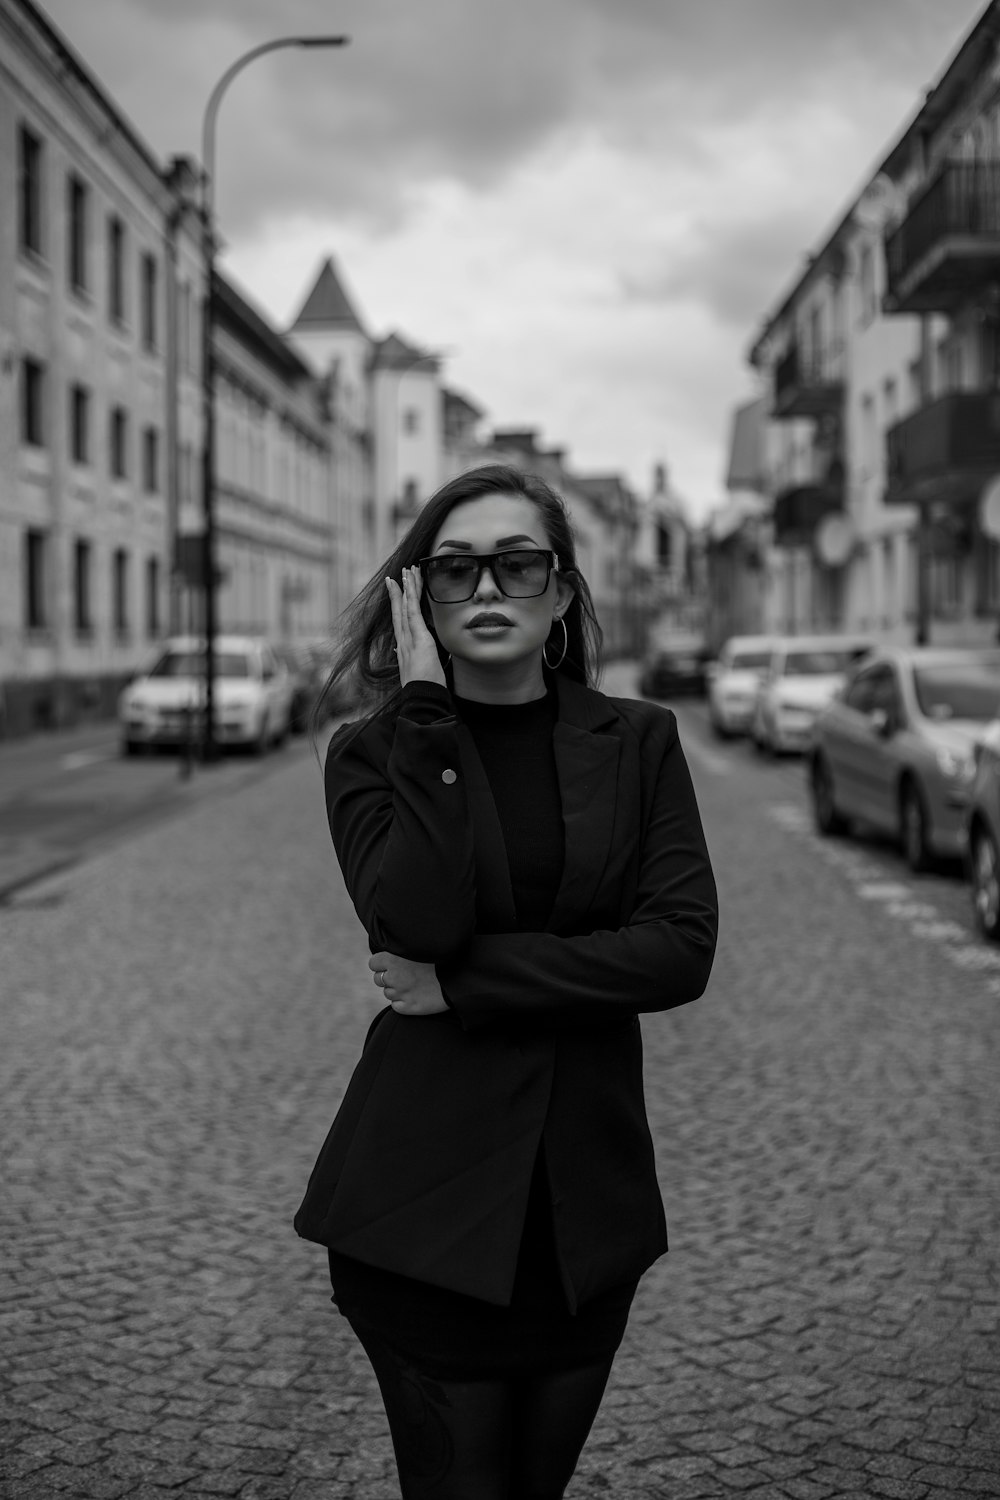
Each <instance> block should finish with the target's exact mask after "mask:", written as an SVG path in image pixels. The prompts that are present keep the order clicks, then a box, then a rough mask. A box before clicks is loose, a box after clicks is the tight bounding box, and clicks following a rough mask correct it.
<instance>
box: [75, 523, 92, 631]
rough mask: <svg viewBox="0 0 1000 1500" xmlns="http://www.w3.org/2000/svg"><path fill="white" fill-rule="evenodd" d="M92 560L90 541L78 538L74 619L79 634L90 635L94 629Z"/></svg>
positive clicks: (76, 546)
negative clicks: (91, 592)
mask: <svg viewBox="0 0 1000 1500" xmlns="http://www.w3.org/2000/svg"><path fill="white" fill-rule="evenodd" d="M91 561H92V553H91V547H90V543H89V542H84V541H81V540H78V541H77V543H76V545H75V547H74V549H73V621H74V624H75V626H76V633H77V635H89V634H90V632H91V630H92V629H93V620H92V618H91V613H90V569H91Z"/></svg>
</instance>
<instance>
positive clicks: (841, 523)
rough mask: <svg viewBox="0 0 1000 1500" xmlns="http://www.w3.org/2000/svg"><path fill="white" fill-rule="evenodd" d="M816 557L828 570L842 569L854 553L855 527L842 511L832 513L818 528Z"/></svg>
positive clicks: (824, 518)
mask: <svg viewBox="0 0 1000 1500" xmlns="http://www.w3.org/2000/svg"><path fill="white" fill-rule="evenodd" d="M815 546H816V555H817V557H818V558H819V560H820V562H821V563H823V564H824V565H825V566H826V567H828V568H842V567H843V566H844V564H845V563H846V562H847V561H848V559H849V558H850V556H851V553H852V552H853V551H854V527H853V526H852V525H851V519H850V517H849V516H845V515H844V514H843V512H842V511H837V510H835V511H831V512H830V514H829V515H826V516H824V517H823V519H822V521H820V523H819V525H818V526H817V527H816V537H815Z"/></svg>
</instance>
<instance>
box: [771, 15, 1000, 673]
mask: <svg viewBox="0 0 1000 1500" xmlns="http://www.w3.org/2000/svg"><path fill="white" fill-rule="evenodd" d="M998 327H1000V5H998V4H997V0H993V3H991V4H989V5H988V6H987V7H986V9H985V10H984V12H983V13H982V15H981V17H980V19H979V21H978V22H977V23H976V25H975V26H974V28H973V29H972V31H971V32H970V33H969V35H968V36H967V37H966V39H965V40H964V42H963V43H962V44H961V46H960V47H959V49H958V51H957V53H956V54H955V56H954V58H953V59H952V61H951V62H950V63H949V64H948V65H947V67H946V69H945V71H944V73H943V75H942V77H941V79H940V81H939V82H938V83H937V85H936V86H935V87H934V88H932V89H931V90H929V92H928V93H927V95H926V97H925V99H924V101H923V103H922V104H921V105H920V107H919V109H918V110H917V112H916V114H915V116H914V118H913V120H912V121H911V122H910V123H909V124H908V125H907V126H906V127H905V128H904V129H903V131H902V132H901V134H900V136H899V138H898V139H897V140H896V142H895V143H894V144H893V145H892V146H891V148H890V149H889V150H888V151H887V153H886V154H885V156H884V158H883V160H882V161H881V163H880V165H879V166H878V168H877V170H876V171H875V172H874V173H873V174H872V177H871V179H870V180H869V182H868V183H867V184H866V185H865V187H864V189H863V191H862V192H861V193H860V194H859V195H858V197H857V198H856V199H855V200H854V201H853V202H852V203H851V204H850V205H849V206H848V208H847V211H846V212H845V213H844V214H843V216H842V218H841V220H840V222H839V223H838V224H837V227H836V228H835V230H834V232H833V233H832V234H831V235H830V236H829V238H828V239H827V240H826V242H825V243H824V244H823V245H822V246H821V247H820V248H819V250H818V251H817V252H816V253H815V254H814V255H812V256H811V257H810V259H809V263H808V265H807V268H806V270H805V272H804V273H803V275H802V276H801V277H800V278H799V279H798V281H797V282H796V283H795V285H794V286H793V287H792V289H791V291H790V292H789V294H788V295H787V296H786V298H785V299H784V301H783V302H782V304H781V306H780V307H779V308H778V309H777V310H776V311H775V312H773V313H771V314H769V315H768V317H767V318H766V319H765V320H764V323H763V326H762V329H761V331H760V334H759V336H758V337H757V339H756V340H755V342H754V344H753V347H752V349H751V351H750V360H751V364H752V365H753V367H754V368H755V370H756V371H757V372H758V374H759V376H760V378H761V383H762V387H763V389H764V391H765V393H766V395H767V398H768V413H769V421H768V428H769V431H768V439H767V444H766V447H767V463H766V473H765V475H764V478H763V489H764V491H765V493H766V494H767V496H768V499H769V502H770V519H771V536H770V539H769V545H768V546H767V547H766V549H765V556H764V559H763V564H764V571H765V601H764V615H765V619H764V621H763V623H764V625H765V627H766V628H770V629H774V630H781V631H790V632H797V631H806V630H827V629H843V630H848V631H852V632H862V633H867V634H871V635H874V636H876V637H878V638H882V639H888V640H898V641H916V642H921V643H923V642H928V641H934V642H935V643H939V644H949V643H958V642H961V643H976V642H983V641H988V640H992V639H993V638H994V637H995V634H996V631H997V618H998V614H1000V548H998V535H1000V516H998V512H1000V500H994V501H992V502H991V501H990V500H989V498H988V497H989V494H990V493H991V486H992V485H993V481H994V480H996V479H997V478H998V476H1000V355H998V352H997V351H998V349H1000V335H998Z"/></svg>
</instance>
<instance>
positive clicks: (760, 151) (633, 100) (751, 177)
mask: <svg viewBox="0 0 1000 1500" xmlns="http://www.w3.org/2000/svg"><path fill="white" fill-rule="evenodd" d="M42 8H43V9H44V11H45V14H46V15H47V16H48V17H49V19H50V20H51V21H52V22H53V23H54V24H55V26H56V27H57V28H58V29H59V30H60V31H61V32H62V34H63V36H64V37H65V39H66V40H67V41H68V42H69V44H70V45H71V47H72V48H73V49H74V50H75V51H76V52H77V53H78V55H79V56H80V58H81V59H82V61H83V62H84V63H85V64H86V65H87V66H88V67H89V68H90V69H91V71H92V72H93V73H95V74H96V76H97V78H98V79H99V81H100V82H101V84H102V85H103V87H104V88H105V90H106V91H107V92H108V93H109V94H110V96H111V97H112V99H113V100H114V101H115V103H116V104H117V106H118V107H119V109H121V110H122V112H123V113H124V114H125V115H126V116H127V118H128V119H129V121H130V122H131V124H132V125H133V126H134V127H135V129H136V130H137V131H138V133H139V134H140V135H141V136H142V138H143V139H144V140H145V141H146V143H147V144H148V145H149V146H150V147H151V149H152V150H153V152H154V153H155V154H156V155H157V157H158V158H159V159H160V160H161V161H163V162H164V163H166V162H167V161H168V160H169V158H170V157H172V156H174V155H178V154H184V155H191V156H194V157H199V156H200V154H201V133H202V120H203V116H204V111H205V105H206V103H207V100H208V97H209V95H210V93H211V91H212V89H213V87H214V85H215V83H216V81H217V80H218V79H219V77H220V76H221V75H222V73H223V72H224V71H225V70H226V69H227V68H228V67H229V65H230V64H231V63H232V62H233V61H234V60H235V59H236V58H238V57H239V56H240V55H241V54H242V53H243V52H245V51H246V50H247V49H248V48H251V47H253V46H256V45H257V44H258V43H260V42H264V41H267V40H269V39H271V38H274V37H279V36H287V35H289V34H303V35H332V34H344V35H348V36H349V37H350V39H351V40H350V44H349V45H348V46H346V47H343V48H337V49H332V48H329V49H322V50H317V51H304V50H299V49H289V50H283V51H280V52H277V53H275V54H273V55H270V56H266V57H264V58H261V59H258V60H256V61H255V62H253V63H252V64H250V65H249V66H248V68H247V69H246V71H245V72H242V73H241V74H240V75H239V76H238V77H237V78H236V79H235V80H234V81H233V82H232V84H231V85H230V86H229V88H228V89H227V91H226V94H225V97H224V99H223V101H222V104H221V107H220V111H219V115H218V121H217V131H216V174H215V175H216V210H217V215H218V222H219V228H220V232H221V235H222V240H223V245H224V249H223V252H222V261H221V264H222V268H223V269H224V271H226V273H227V274H229V275H230V276H231V277H232V278H233V280H234V281H235V282H236V283H237V285H238V286H240V287H241V289H242V290H243V291H244V292H245V293H246V294H247V295H248V296H249V297H250V299H251V300H252V301H253V302H255V303H256V304H257V305H258V306H259V307H260V308H261V309H262V311H263V312H264V313H265V314H266V315H267V316H268V317H269V318H270V320H271V321H272V322H273V323H274V325H275V326H276V327H278V328H279V329H284V328H287V327H288V325H289V324H290V323H291V322H292V321H293V319H294V318H295V316H296V314H297V312H298V310H299V308H300V307H301V305H302V302H303V301H304V299H305V296H306V293H307V292H308V290H309V288H310V286H311V285H312V283H313V281H314V279H315V277H316V275H317V273H318V270H319V267H320V265H321V264H322V262H323V260H324V259H325V258H326V257H327V256H329V255H332V256H333V257H334V260H335V262H336V264H337V266H338V269H339V271H340V274H341V277H342V280H343V282H344V284H345V287H346V289H347V291H348V293H349V295H350V296H351V298H352V301H353V303H354V306H355V308H356V310H357V312H358V314H359V316H360V317H361V320H362V322H363V323H364V324H365V326H366V328H367V329H368V331H369V332H370V333H372V334H373V335H374V336H376V337H381V336H382V335H384V334H386V333H388V332H390V331H392V330H397V331H398V332H400V333H402V335H403V336H404V337H405V338H406V339H407V340H408V341H410V342H412V343H416V344H418V345H419V346H420V347H422V348H426V349H432V350H436V351H441V352H442V353H443V355H444V378H445V381H446V383H447V384H448V385H449V386H450V387H452V388H454V389H456V390H458V391H460V392H462V394H464V395H466V396H468V397H470V398H471V399H472V400H473V401H475V402H476V404H477V405H479V406H480V407H482V408H484V410H485V419H484V421H485V424H486V426H487V427H488V428H489V427H499V428H503V427H534V428H536V429H537V430H538V434H539V441H540V442H541V443H542V444H543V445H544V446H552V447H564V448H565V449H566V458H567V462H568V464H569V465H570V466H571V468H573V469H574V470H576V471H577V472H580V473H595V472H602V473H607V472H616V473H620V474H622V475H623V476H624V477H625V478H626V479H627V480H628V482H630V483H631V484H632V485H633V486H634V487H635V488H636V489H637V490H638V491H639V492H640V493H648V491H649V488H650V484H651V477H652V469H653V465H654V464H656V463H665V464H666V465H667V467H668V470H669V474H670V481H671V484H672V486H673V487H674V488H675V489H676V490H677V491H678V492H679V494H680V495H681V496H682V497H683V498H684V499H685V501H686V503H687V505H688V508H689V511H690V514H691V516H692V518H693V519H695V520H700V519H703V518H704V516H705V515H706V514H708V513H709V512H710V511H711V510H712V509H713V508H715V507H716V506H718V505H719V504H720V503H721V501H722V499H723V497H724V493H725V492H724V482H725V469H726V459H727V448H728V439H729V429H730V422H731V415H732V409H733V407H734V405H736V404H737V403H739V402H740V401H744V400H747V399H749V398H750V397H752V396H753V395H754V394H755V389H756V388H755V385H754V381H753V377H752V372H751V371H750V369H749V367H748V365H747V362H746V354H747V351H748V349H749V347H750V345H751V344H752V342H753V339H754V336H755V334H756V333H757V331H758V330H759V328H760V325H761V323H762V322H763V320H764V318H765V317H766V316H767V314H768V313H769V312H770V311H772V310H773V309H774V308H776V307H777V306H778V305H779V304H780V302H781V301H782V300H783V298H784V296H785V295H786V294H787V292H788V291H789V289H790V288H791V286H792V285H793V284H794V282H795V280H796V279H797V277H798V275H799V274H800V272H801V270H802V268H803V265H804V262H805V258H806V256H807V255H808V253H809V251H810V250H811V249H814V248H816V247H817V246H818V245H820V244H822V242H823V240H824V238H825V236H826V234H827V233H828V231H829V230H830V229H831V228H832V226H833V225H834V224H835V223H836V222H837V220H838V219H839V217H840V216H841V214H842V212H843V210H844V209H845V208H846V206H847V205H848V203H849V202H850V201H851V199H852V198H853V196H854V195H855V194H856V193H857V191H858V190H859V189H860V187H861V186H862V185H863V184H864V182H865V180H866V179H867V177H868V176H869V175H870V173H871V171H872V169H873V168H874V167H875V166H876V165H877V163H878V161H879V160H880V159H881V157H882V155H883V154H884V152H885V148H886V147H887V146H888V145H889V144H890V143H891V141H892V140H893V139H894V138H895V137H896V136H897V135H898V134H899V132H900V131H901V130H902V128H903V126H904V125H905V124H906V123H907V122H908V120H909V119H910V118H911V117H912V115H913V113H914V112H915V110H916V108H917V105H918V103H919V101H920V99H921V98H922V97H923V94H924V92H925V90H926V89H927V88H928V87H930V86H931V85H932V84H933V83H934V82H936V80H937V79H938V78H939V77H940V76H941V73H942V72H943V70H944V67H945V64H946V62H947V61H948V59H949V58H950V57H951V56H952V55H953V53H954V51H955V50H956V48H957V46H958V45H959V43H960V41H961V40H962V39H963V37H964V36H965V35H966V34H967V32H968V31H969V29H970V28H971V26H972V25H973V23H974V22H975V21H976V19H977V18H978V17H979V15H980V14H981V13H982V11H983V10H984V8H985V0H419V3H415V0H282V3H281V4H280V5H278V4H275V3H274V0H45V3H44V4H43V7H42Z"/></svg>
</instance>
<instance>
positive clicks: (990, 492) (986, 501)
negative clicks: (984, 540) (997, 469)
mask: <svg viewBox="0 0 1000 1500" xmlns="http://www.w3.org/2000/svg"><path fill="white" fill-rule="evenodd" d="M979 525H980V527H981V528H982V532H983V535H984V536H991V537H995V538H996V539H997V540H998V541H1000V474H998V475H997V476H996V478H995V479H991V480H990V482H989V484H987V486H986V488H985V489H984V490H983V493H982V494H981V495H980V497H979Z"/></svg>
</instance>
